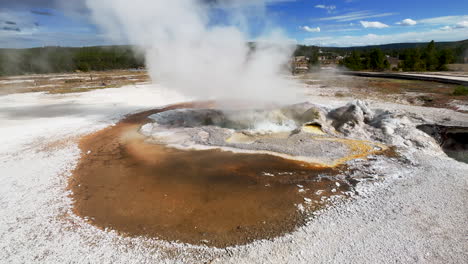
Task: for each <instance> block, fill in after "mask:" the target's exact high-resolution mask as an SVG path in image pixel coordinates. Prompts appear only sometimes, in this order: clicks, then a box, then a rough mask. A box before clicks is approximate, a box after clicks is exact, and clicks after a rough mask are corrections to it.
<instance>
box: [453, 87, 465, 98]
mask: <svg viewBox="0 0 468 264" xmlns="http://www.w3.org/2000/svg"><path fill="white" fill-rule="evenodd" d="M453 95H457V96H459V95H468V86H458V87H457V88H455V90H454V91H453Z"/></svg>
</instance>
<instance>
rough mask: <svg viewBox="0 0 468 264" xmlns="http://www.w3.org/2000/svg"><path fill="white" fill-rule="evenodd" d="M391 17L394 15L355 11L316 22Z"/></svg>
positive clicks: (323, 18)
mask: <svg viewBox="0 0 468 264" xmlns="http://www.w3.org/2000/svg"><path fill="white" fill-rule="evenodd" d="M392 15H396V13H381V14H375V13H372V12H370V11H357V12H350V13H346V14H343V15H339V16H332V17H322V18H319V19H316V20H319V21H339V22H346V21H354V20H362V19H366V18H375V17H386V16H392Z"/></svg>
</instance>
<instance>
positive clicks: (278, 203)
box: [69, 104, 349, 247]
mask: <svg viewBox="0 0 468 264" xmlns="http://www.w3.org/2000/svg"><path fill="white" fill-rule="evenodd" d="M182 107H185V108H186V107H197V105H193V104H183V105H177V106H173V107H170V108H166V109H160V110H153V111H147V112H143V113H139V114H135V115H131V116H129V117H127V118H125V119H124V120H122V121H121V122H119V123H118V124H116V125H115V126H112V127H109V128H106V129H103V130H101V131H98V132H96V133H94V134H91V135H88V136H85V137H84V138H82V139H81V141H80V148H81V150H82V153H83V155H82V157H81V159H80V161H79V164H78V166H77V168H76V169H75V170H74V172H73V176H72V177H71V179H70V182H69V187H70V189H71V190H72V197H73V200H74V212H75V213H76V214H77V215H79V216H81V217H86V218H87V219H89V221H90V223H91V224H93V225H95V226H97V227H99V228H102V229H111V230H115V231H117V232H119V233H120V234H122V235H128V236H146V237H152V238H158V239H163V240H168V241H178V242H183V243H190V244H203V245H208V246H215V247H226V246H233V245H241V244H246V243H249V242H252V241H255V240H259V239H271V238H274V237H277V236H281V235H284V234H286V233H288V232H291V231H293V230H294V229H295V228H297V227H298V226H300V225H302V224H303V223H304V222H305V217H306V214H305V213H303V211H304V209H305V210H315V209H318V208H321V207H322V206H323V204H324V202H323V199H322V197H324V196H325V197H328V196H331V195H337V194H342V193H343V192H345V191H347V190H349V186H348V185H347V184H346V183H344V182H338V181H334V180H331V179H330V178H327V177H319V175H334V174H336V173H338V172H339V171H338V168H335V169H331V168H324V167H320V166H317V165H316V164H315V165H314V164H309V163H305V162H299V161H293V160H287V159H283V158H280V157H275V156H272V155H267V154H240V153H231V152H227V151H221V150H178V149H173V148H168V147H165V146H164V145H157V144H150V143H146V142H145V138H144V137H143V136H142V135H141V134H140V133H138V129H139V128H140V127H141V125H143V124H145V123H147V122H150V120H149V119H148V118H147V117H148V116H149V115H151V114H154V113H157V112H159V111H166V110H169V109H174V108H182ZM273 175H274V177H273Z"/></svg>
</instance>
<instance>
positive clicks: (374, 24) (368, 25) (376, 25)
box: [360, 21, 388, 28]
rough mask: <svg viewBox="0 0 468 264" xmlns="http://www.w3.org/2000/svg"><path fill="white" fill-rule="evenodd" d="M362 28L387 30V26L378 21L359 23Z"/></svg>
mask: <svg viewBox="0 0 468 264" xmlns="http://www.w3.org/2000/svg"><path fill="white" fill-rule="evenodd" d="M360 23H361V25H362V26H363V27H364V28H388V25H386V24H384V23H382V22H379V21H360Z"/></svg>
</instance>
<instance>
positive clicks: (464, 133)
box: [418, 125, 468, 163]
mask: <svg viewBox="0 0 468 264" xmlns="http://www.w3.org/2000/svg"><path fill="white" fill-rule="evenodd" d="M418 128H419V129H421V130H422V131H424V132H426V133H427V134H429V135H430V136H432V137H434V138H435V139H436V140H437V142H438V143H439V144H440V146H441V147H442V149H443V150H444V152H445V154H447V156H449V157H451V158H453V159H455V160H458V161H461V162H465V163H468V127H455V126H441V125H420V126H418Z"/></svg>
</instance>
